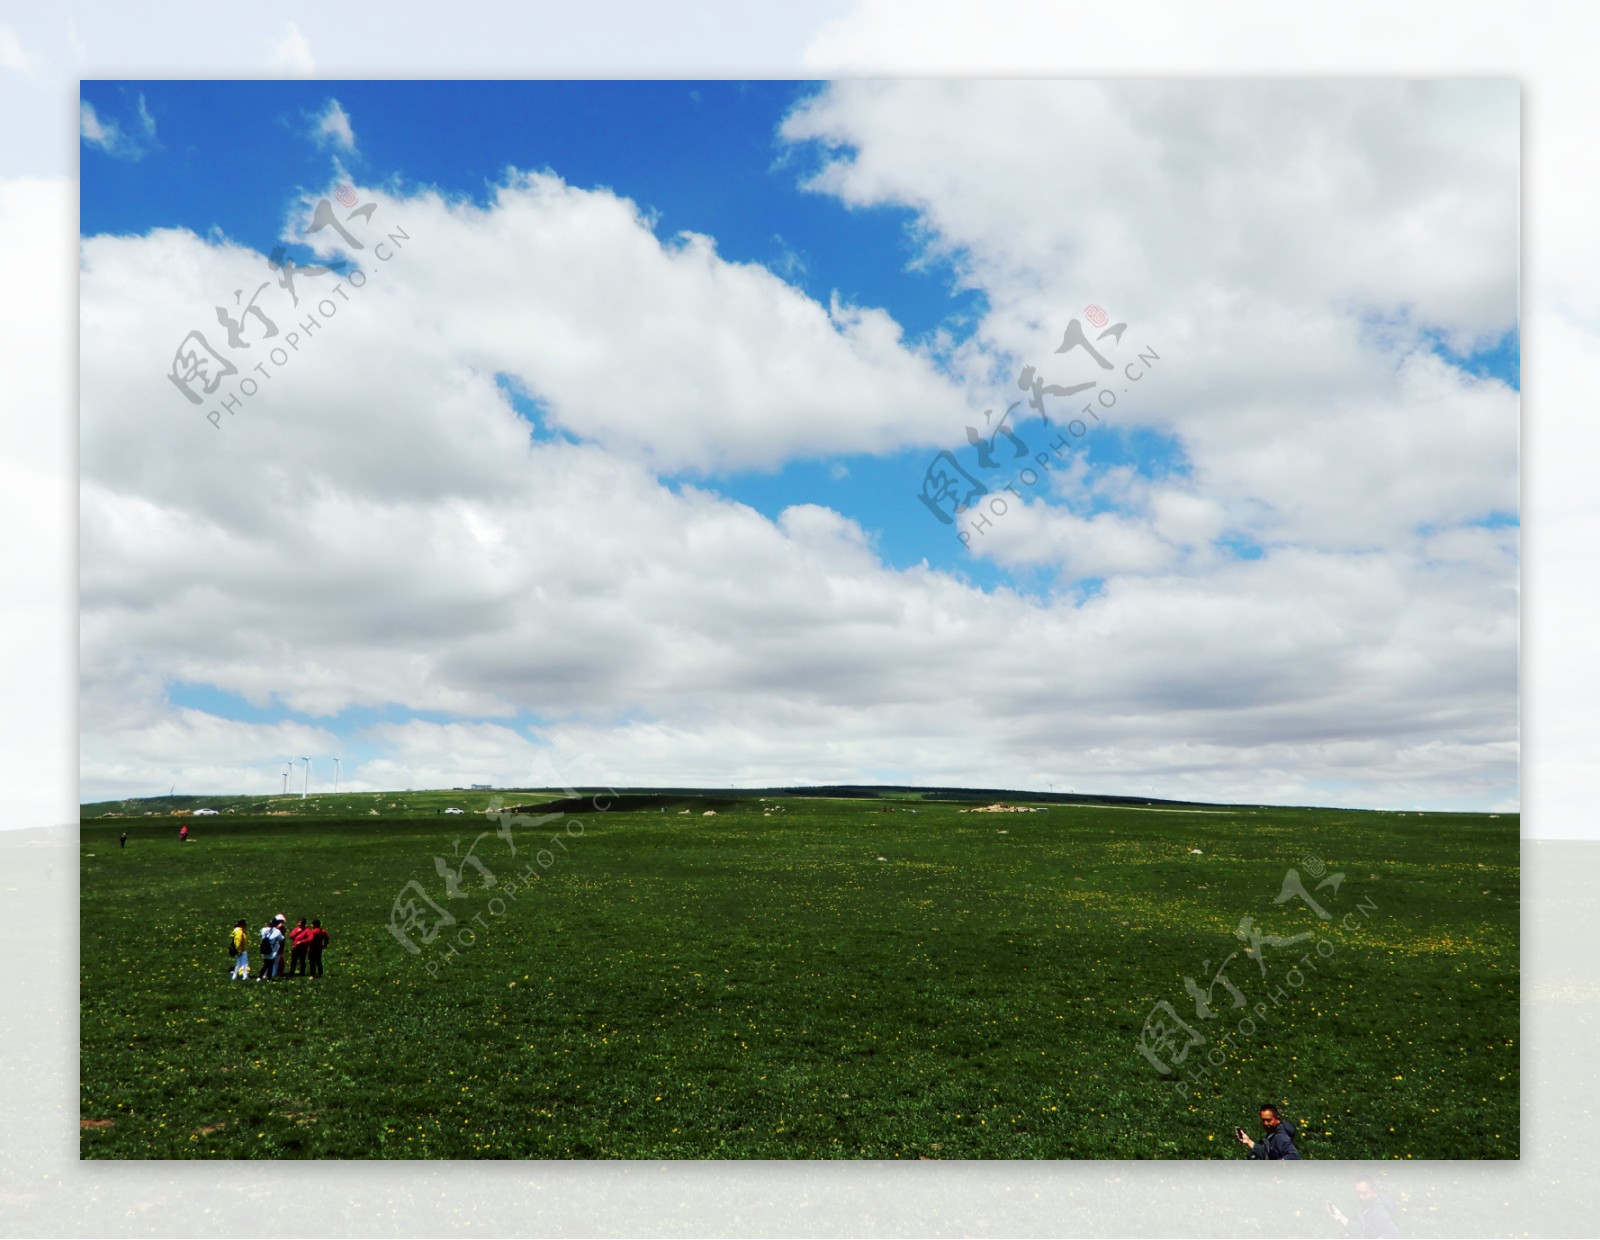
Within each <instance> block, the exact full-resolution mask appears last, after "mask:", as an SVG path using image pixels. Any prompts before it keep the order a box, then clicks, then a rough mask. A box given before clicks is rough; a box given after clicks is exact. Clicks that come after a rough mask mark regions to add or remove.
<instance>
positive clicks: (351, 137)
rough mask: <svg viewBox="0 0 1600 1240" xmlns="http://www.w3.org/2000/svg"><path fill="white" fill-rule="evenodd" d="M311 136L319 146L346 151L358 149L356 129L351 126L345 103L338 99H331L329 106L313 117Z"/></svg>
mask: <svg viewBox="0 0 1600 1240" xmlns="http://www.w3.org/2000/svg"><path fill="white" fill-rule="evenodd" d="M311 136H312V137H313V138H315V139H316V143H317V145H318V146H319V147H324V148H326V147H329V146H331V147H333V148H335V149H336V150H340V151H346V152H349V151H354V150H355V149H356V135H355V130H353V129H352V128H351V127H350V118H349V116H347V115H346V114H345V110H344V105H343V104H341V103H340V102H339V101H338V100H337V99H329V100H328V106H327V107H326V108H324V109H323V110H322V112H321V113H320V114H318V115H317V116H316V117H314V118H313V124H312V128H311Z"/></svg>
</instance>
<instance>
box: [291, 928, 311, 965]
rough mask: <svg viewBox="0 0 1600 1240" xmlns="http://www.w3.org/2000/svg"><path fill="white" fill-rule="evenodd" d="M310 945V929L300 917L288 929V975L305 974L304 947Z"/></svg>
mask: <svg viewBox="0 0 1600 1240" xmlns="http://www.w3.org/2000/svg"><path fill="white" fill-rule="evenodd" d="M310 946H311V930H310V927H308V926H307V925H306V919H305V918H304V917H302V918H301V919H300V920H299V921H297V922H296V923H295V927H294V929H293V930H291V931H289V976H290V977H294V976H295V975H296V974H299V975H300V976H301V977H304V976H305V975H306V949H307V948H308V947H310Z"/></svg>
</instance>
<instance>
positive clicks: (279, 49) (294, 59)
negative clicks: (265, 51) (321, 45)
mask: <svg viewBox="0 0 1600 1240" xmlns="http://www.w3.org/2000/svg"><path fill="white" fill-rule="evenodd" d="M267 63H268V64H269V65H270V66H271V67H272V68H273V69H276V70H278V71H279V72H281V73H282V74H284V75H285V76H286V77H312V76H313V75H315V73H316V71H317V65H316V62H315V61H314V60H313V59H312V57H311V44H310V43H308V42H306V37H305V35H303V34H301V33H300V27H299V26H297V25H295V23H294V22H290V23H289V25H288V26H287V27H286V28H285V30H284V32H283V33H282V34H281V35H279V36H278V41H277V42H276V43H275V44H273V46H272V54H271V56H270V57H269V58H268V61H267Z"/></svg>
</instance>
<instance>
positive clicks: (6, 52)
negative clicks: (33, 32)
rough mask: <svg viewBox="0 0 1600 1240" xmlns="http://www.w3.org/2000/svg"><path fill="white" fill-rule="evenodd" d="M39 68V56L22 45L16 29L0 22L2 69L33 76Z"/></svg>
mask: <svg viewBox="0 0 1600 1240" xmlns="http://www.w3.org/2000/svg"><path fill="white" fill-rule="evenodd" d="M38 68H39V58H38V57H37V56H35V55H34V54H33V53H31V52H29V51H28V50H27V48H25V47H23V46H22V41H21V40H20V39H18V38H17V34H16V31H14V30H12V29H11V27H10V26H7V25H3V24H0V69H6V70H9V71H10V72H12V73H18V74H21V75H22V76H23V77H30V78H31V77H33V76H34V75H35V74H36V73H37V72H38Z"/></svg>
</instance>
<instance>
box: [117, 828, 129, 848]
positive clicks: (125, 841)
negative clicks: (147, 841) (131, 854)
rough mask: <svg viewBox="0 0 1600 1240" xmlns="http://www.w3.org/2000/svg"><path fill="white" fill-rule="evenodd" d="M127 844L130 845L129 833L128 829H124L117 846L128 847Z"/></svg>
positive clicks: (118, 838)
mask: <svg viewBox="0 0 1600 1240" xmlns="http://www.w3.org/2000/svg"><path fill="white" fill-rule="evenodd" d="M127 846H128V833H127V832H126V831H124V832H123V833H122V834H121V835H119V836H118V837H117V847H118V848H126V847H127Z"/></svg>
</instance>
